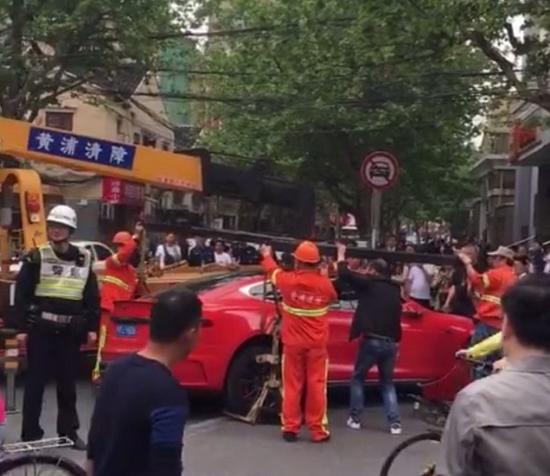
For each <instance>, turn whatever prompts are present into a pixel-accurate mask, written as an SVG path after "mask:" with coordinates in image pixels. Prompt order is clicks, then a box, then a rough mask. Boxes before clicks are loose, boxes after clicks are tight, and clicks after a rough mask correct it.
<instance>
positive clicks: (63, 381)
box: [14, 245, 100, 441]
mask: <svg viewBox="0 0 550 476" xmlns="http://www.w3.org/2000/svg"><path fill="white" fill-rule="evenodd" d="M55 255H56V256H57V257H58V258H59V259H61V260H63V261H65V262H73V263H75V266H81V267H82V266H83V265H84V262H85V258H86V256H85V255H83V253H82V252H81V251H80V250H79V249H78V248H77V247H75V246H73V245H70V246H69V249H68V251H67V252H66V253H64V254H59V253H55ZM90 265H91V264H90ZM40 267H41V255H40V252H39V250H38V249H35V250H33V251H31V252H30V253H29V255H28V256H27V257H26V258H25V260H24V262H23V266H22V267H21V270H20V271H19V274H18V276H17V285H16V291H15V309H14V311H15V318H16V320H17V324H18V326H19V328H20V329H21V330H23V331H26V332H27V333H28V340H27V360H28V370H27V375H26V380H25V396H24V401H23V426H22V434H21V436H22V439H23V440H26V441H31V440H36V439H40V438H42V437H43V435H44V431H43V430H42V429H41V427H40V413H41V410H42V398H43V394H44V387H45V385H46V382H47V380H48V378H49V377H50V376H51V375H52V374H53V375H55V378H56V381H57V405H58V416H57V432H58V434H59V435H60V436H73V435H75V433H76V430H77V429H78V427H79V421H78V415H77V411H76V384H75V380H76V376H77V372H78V362H79V352H80V346H81V344H82V343H83V342H85V340H86V337H87V333H88V332H90V331H93V332H96V331H97V327H98V323H99V315H100V307H99V303H100V299H99V289H98V284H97V278H96V276H95V274H94V273H93V271H91V269H90V271H89V274H88V277H87V280H86V283H85V287H84V290H83V298H82V300H79V301H76V300H69V299H61V298H54V297H38V296H36V295H35V291H36V287H37V285H38V283H39V282H40V269H41V268H40ZM43 313H51V314H55V315H62V316H71V320H70V322H68V323H58V322H51V321H49V320H46V319H44V318H43Z"/></svg>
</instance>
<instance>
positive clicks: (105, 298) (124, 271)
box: [101, 231, 137, 313]
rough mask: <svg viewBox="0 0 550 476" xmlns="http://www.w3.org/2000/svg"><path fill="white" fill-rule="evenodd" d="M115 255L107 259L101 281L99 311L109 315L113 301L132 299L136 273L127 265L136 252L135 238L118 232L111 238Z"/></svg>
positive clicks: (124, 232)
mask: <svg viewBox="0 0 550 476" xmlns="http://www.w3.org/2000/svg"><path fill="white" fill-rule="evenodd" d="M113 245H114V246H115V247H116V253H115V254H114V255H113V256H110V257H109V258H107V259H106V260H105V261H104V263H105V274H104V276H103V279H102V280H101V282H102V286H101V310H102V311H107V312H109V313H111V312H112V311H113V309H114V303H115V301H123V300H126V299H131V298H133V297H134V294H135V292H136V286H137V271H136V269H135V268H134V267H133V266H132V265H131V264H130V263H129V261H130V258H131V257H132V254H133V253H134V251H135V250H136V247H137V243H136V239H135V237H133V236H132V235H130V233H128V232H127V231H119V232H118V233H116V234H115V236H114V237H113Z"/></svg>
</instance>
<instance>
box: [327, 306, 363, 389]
mask: <svg viewBox="0 0 550 476" xmlns="http://www.w3.org/2000/svg"><path fill="white" fill-rule="evenodd" d="M356 307H357V301H356V300H349V299H348V300H343V299H340V300H339V301H337V302H336V303H334V304H332V306H331V307H330V310H329V313H328V320H329V343H328V353H329V371H328V379H329V382H331V383H342V382H348V381H349V379H350V378H351V374H352V372H353V365H354V363H355V355H356V353H357V347H358V343H357V340H355V341H353V342H350V341H349V332H350V328H351V321H352V318H353V313H354V312H355V308H356Z"/></svg>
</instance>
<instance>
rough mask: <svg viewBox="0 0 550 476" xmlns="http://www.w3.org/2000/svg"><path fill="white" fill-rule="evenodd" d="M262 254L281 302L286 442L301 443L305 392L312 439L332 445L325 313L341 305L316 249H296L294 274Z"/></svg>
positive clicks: (266, 248)
mask: <svg viewBox="0 0 550 476" xmlns="http://www.w3.org/2000/svg"><path fill="white" fill-rule="evenodd" d="M261 253H262V256H263V261H262V266H263V268H264V270H265V271H266V272H267V273H268V274H269V276H270V278H271V281H272V282H273V284H274V285H275V286H276V287H277V289H278V290H279V292H280V293H281V298H282V330H281V337H282V341H283V363H282V379H283V411H282V424H283V438H284V440H285V441H288V442H294V441H296V440H297V439H298V432H299V431H300V427H301V426H302V422H303V413H302V400H303V396H304V391H305V394H306V398H305V400H306V401H305V421H306V425H307V426H308V428H309V431H310V433H311V439H312V441H314V442H317V443H320V442H324V441H328V440H329V439H330V432H329V430H328V420H327V395H326V390H327V389H326V387H327V370H328V352H327V343H328V336H329V328H328V319H327V312H328V309H329V305H330V303H331V302H333V301H335V300H336V299H337V294H336V291H335V289H334V287H333V285H332V283H331V281H330V279H329V278H328V276H327V275H326V273H321V271H320V269H319V263H320V261H321V256H320V254H319V249H318V248H317V246H316V245H315V244H314V243H312V242H310V241H304V242H302V243H301V244H300V245H299V246H298V247H297V248H296V250H295V252H294V254H293V257H294V268H295V269H294V270H292V271H283V270H282V269H281V268H279V267H278V266H277V263H275V261H274V259H273V257H272V253H271V247H269V246H263V247H262V249H261Z"/></svg>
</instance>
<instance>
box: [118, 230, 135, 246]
mask: <svg viewBox="0 0 550 476" xmlns="http://www.w3.org/2000/svg"><path fill="white" fill-rule="evenodd" d="M132 239H133V238H132V235H130V233H128V232H127V231H119V232H118V233H116V234H115V236H113V243H114V244H115V245H125V244H126V243H128V242H129V241H131V240H132Z"/></svg>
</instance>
